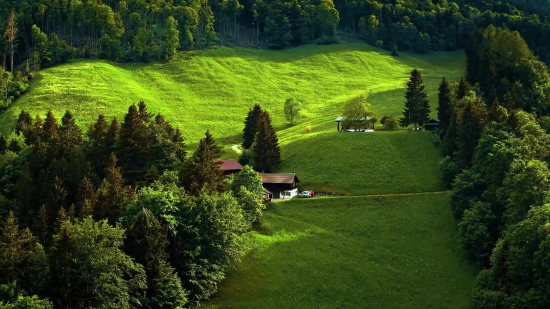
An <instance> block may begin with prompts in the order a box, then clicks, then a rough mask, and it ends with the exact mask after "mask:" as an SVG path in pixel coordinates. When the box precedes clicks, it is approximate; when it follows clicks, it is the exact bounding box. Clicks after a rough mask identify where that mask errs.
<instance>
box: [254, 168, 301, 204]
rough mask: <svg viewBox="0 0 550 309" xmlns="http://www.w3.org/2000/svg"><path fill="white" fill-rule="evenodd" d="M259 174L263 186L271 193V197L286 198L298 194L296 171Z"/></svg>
mask: <svg viewBox="0 0 550 309" xmlns="http://www.w3.org/2000/svg"><path fill="white" fill-rule="evenodd" d="M260 176H261V177H262V184H263V186H264V188H265V189H266V190H269V191H270V192H271V193H272V196H273V198H285V197H286V198H288V197H293V196H295V195H296V194H298V189H297V186H298V182H300V180H299V179H298V176H296V173H260ZM285 191H289V192H288V193H285Z"/></svg>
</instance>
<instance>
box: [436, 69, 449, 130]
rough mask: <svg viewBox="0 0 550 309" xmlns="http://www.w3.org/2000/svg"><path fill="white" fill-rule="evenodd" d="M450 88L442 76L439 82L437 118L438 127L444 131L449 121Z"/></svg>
mask: <svg viewBox="0 0 550 309" xmlns="http://www.w3.org/2000/svg"><path fill="white" fill-rule="evenodd" d="M450 94H451V89H450V87H449V83H448V82H447V79H446V78H445V77H443V79H442V80H441V84H439V92H438V99H439V107H438V108H437V117H438V118H439V129H440V130H441V131H444V130H445V129H446V128H447V127H448V126H449V123H450V121H451V114H452V107H451V99H450Z"/></svg>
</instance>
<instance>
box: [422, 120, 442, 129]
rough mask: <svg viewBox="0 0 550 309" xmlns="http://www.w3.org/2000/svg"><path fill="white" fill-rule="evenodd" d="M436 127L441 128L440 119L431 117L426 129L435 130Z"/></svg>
mask: <svg viewBox="0 0 550 309" xmlns="http://www.w3.org/2000/svg"><path fill="white" fill-rule="evenodd" d="M435 129H439V120H437V119H430V121H428V122H426V124H425V125H424V130H426V131H433V130H435Z"/></svg>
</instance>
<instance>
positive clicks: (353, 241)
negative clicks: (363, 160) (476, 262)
mask: <svg viewBox="0 0 550 309" xmlns="http://www.w3.org/2000/svg"><path fill="white" fill-rule="evenodd" d="M447 203H448V195H447V194H434V193H430V194H420V195H406V196H387V197H358V198H323V199H321V198H318V199H315V198H314V199H310V200H293V201H290V202H282V203H276V204H272V206H271V207H272V209H270V210H268V211H266V212H265V217H264V219H265V220H264V228H263V230H261V231H260V232H253V233H252V234H251V235H250V236H249V239H248V245H249V250H248V252H247V254H246V255H245V256H244V257H243V259H242V263H240V264H239V265H238V267H237V269H235V270H233V271H231V272H230V273H229V274H228V276H227V279H226V280H225V281H224V282H223V284H222V286H221V288H220V292H219V293H218V295H217V296H216V297H215V298H214V299H213V300H212V301H211V302H210V303H209V304H208V305H207V306H206V307H207V308H210V309H214V308H258V309H260V308H407V309H410V308H468V307H469V298H470V295H471V291H472V288H473V282H474V276H475V272H476V270H475V269H474V268H473V267H471V266H470V265H469V264H468V263H467V262H465V261H464V259H463V258H462V256H461V254H460V252H461V250H460V248H458V247H457V246H456V244H455V243H454V241H453V238H452V235H453V234H454V223H453V219H452V217H451V215H450V214H449V212H448V208H447V206H446V204H447Z"/></svg>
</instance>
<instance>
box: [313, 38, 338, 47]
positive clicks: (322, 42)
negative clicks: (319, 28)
mask: <svg viewBox="0 0 550 309" xmlns="http://www.w3.org/2000/svg"><path fill="white" fill-rule="evenodd" d="M332 44H338V40H337V39H336V38H335V37H329V36H323V37H321V38H319V39H318V40H317V45H332Z"/></svg>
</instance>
